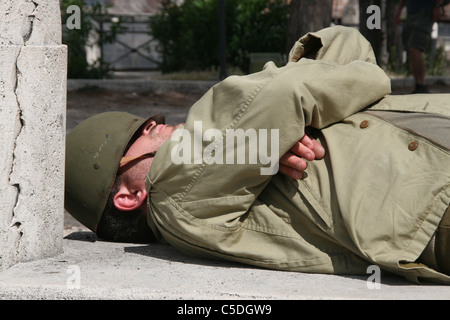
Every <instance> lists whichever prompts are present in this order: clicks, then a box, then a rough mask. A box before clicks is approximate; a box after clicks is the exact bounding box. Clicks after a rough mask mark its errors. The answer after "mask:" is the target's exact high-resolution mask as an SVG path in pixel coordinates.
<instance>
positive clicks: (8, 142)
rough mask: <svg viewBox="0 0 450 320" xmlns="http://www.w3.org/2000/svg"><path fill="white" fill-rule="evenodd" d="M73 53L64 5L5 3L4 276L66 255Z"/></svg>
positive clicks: (0, 100) (0, 187) (0, 173)
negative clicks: (65, 39) (64, 41)
mask: <svg viewBox="0 0 450 320" xmlns="http://www.w3.org/2000/svg"><path fill="white" fill-rule="evenodd" d="M66 49H67V48H66V47H65V46H63V45H61V15H60V9H59V1H58V0H35V1H28V0H1V2H0V137H1V138H0V163H1V166H0V243H1V245H0V271H1V270H4V269H6V268H8V267H9V266H11V265H13V264H15V263H18V262H25V261H30V260H36V259H41V258H45V257H48V256H53V255H55V254H57V253H60V252H61V251H62V235H63V216H64V150H65V122H66V109H65V107H66V83H67V81H66V74H67V70H66V69H67V67H66V65H67V58H66V56H67V50H66Z"/></svg>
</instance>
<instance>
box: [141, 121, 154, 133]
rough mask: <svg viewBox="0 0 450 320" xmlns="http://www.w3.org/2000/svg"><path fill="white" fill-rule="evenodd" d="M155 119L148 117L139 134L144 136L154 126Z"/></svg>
mask: <svg viewBox="0 0 450 320" xmlns="http://www.w3.org/2000/svg"><path fill="white" fill-rule="evenodd" d="M156 125H157V124H156V121H155V120H153V119H149V120H147V121H146V122H144V125H143V126H142V129H141V135H143V136H145V135H148V134H149V133H150V131H151V130H152V128H153V127H155V126H156Z"/></svg>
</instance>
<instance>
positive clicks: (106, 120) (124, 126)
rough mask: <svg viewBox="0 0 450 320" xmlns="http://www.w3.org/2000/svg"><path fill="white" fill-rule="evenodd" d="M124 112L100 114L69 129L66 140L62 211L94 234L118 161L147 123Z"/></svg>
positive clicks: (156, 117) (158, 120) (155, 117)
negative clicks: (134, 136)
mask: <svg viewBox="0 0 450 320" xmlns="http://www.w3.org/2000/svg"><path fill="white" fill-rule="evenodd" d="M150 119H153V120H155V121H156V123H158V124H160V123H162V124H163V123H164V122H165V119H164V116H162V115H160V114H157V115H153V116H151V117H150V118H148V119H145V118H141V117H138V116H135V115H132V114H130V113H127V112H119V111H112V112H104V113H100V114H97V115H94V116H92V117H90V118H88V119H86V120H84V121H83V122H81V123H80V124H78V125H77V126H76V127H75V128H73V129H72V130H71V131H70V132H69V133H68V134H67V137H66V168H65V170H66V171H65V200H64V207H65V209H66V210H67V211H68V212H69V213H70V214H71V215H72V216H73V217H74V218H75V219H77V220H78V221H79V222H81V223H82V224H83V225H85V226H86V227H88V228H89V229H90V230H92V231H93V232H95V233H96V229H97V226H98V223H99V221H100V219H101V217H102V214H103V211H104V209H105V207H106V204H107V201H108V198H109V194H110V192H111V188H112V186H113V184H114V180H115V178H116V174H117V171H118V169H119V163H120V159H121V158H122V156H123V154H124V152H125V150H126V148H127V145H128V144H129V142H130V140H131V139H132V137H133V135H134V134H135V133H136V132H138V130H139V128H140V127H141V126H142V125H143V124H144V123H145V122H146V121H147V120H150Z"/></svg>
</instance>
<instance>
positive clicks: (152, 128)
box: [124, 120, 175, 157]
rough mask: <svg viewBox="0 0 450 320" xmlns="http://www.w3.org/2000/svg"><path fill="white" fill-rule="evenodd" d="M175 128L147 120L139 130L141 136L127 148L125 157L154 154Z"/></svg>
mask: <svg viewBox="0 0 450 320" xmlns="http://www.w3.org/2000/svg"><path fill="white" fill-rule="evenodd" d="M174 130H175V127H174V126H172V125H168V124H157V123H156V122H155V120H149V121H148V122H147V123H146V124H145V125H144V127H143V128H142V129H141V135H140V136H139V138H137V139H136V141H135V142H134V143H133V144H132V145H131V146H130V147H129V149H128V150H127V152H126V153H125V154H124V156H125V157H133V156H140V155H143V154H146V153H150V152H156V151H157V150H158V149H159V147H160V146H161V145H162V144H163V143H164V142H166V141H167V140H168V139H169V138H170V137H171V136H172V133H173V131H174Z"/></svg>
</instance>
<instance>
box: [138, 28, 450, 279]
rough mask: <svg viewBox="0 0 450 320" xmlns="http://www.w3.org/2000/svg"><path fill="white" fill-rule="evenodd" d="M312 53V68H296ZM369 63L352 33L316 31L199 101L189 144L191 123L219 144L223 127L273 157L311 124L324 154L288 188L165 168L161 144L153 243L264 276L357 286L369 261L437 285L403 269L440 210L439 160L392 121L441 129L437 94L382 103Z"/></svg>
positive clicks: (235, 174)
mask: <svg viewBox="0 0 450 320" xmlns="http://www.w3.org/2000/svg"><path fill="white" fill-rule="evenodd" d="M315 46H316V48H315ZM317 46H318V47H317ZM317 49H319V50H318V51H317V53H315V56H316V60H311V59H306V58H303V59H300V60H299V58H300V57H302V56H303V55H305V54H306V53H307V52H308V51H309V52H313V53H314V50H317ZM374 62H375V58H374V56H373V53H372V51H371V49H370V45H369V44H368V42H367V41H365V39H364V38H362V37H361V36H360V35H359V33H357V32H356V31H354V30H353V29H348V28H342V27H335V28H329V29H325V30H323V31H321V32H318V33H315V34H309V35H307V36H305V37H303V38H301V39H300V40H299V42H297V43H296V45H295V46H294V48H293V49H292V52H291V54H290V62H289V63H288V64H287V65H286V66H284V67H281V68H277V67H276V66H275V65H274V64H272V63H268V64H267V65H266V66H265V69H264V70H263V71H262V72H259V73H256V74H251V75H248V76H243V77H237V76H231V77H229V78H227V79H225V80H224V81H222V82H221V83H219V84H217V85H216V86H215V87H213V88H212V89H211V90H209V91H208V92H207V93H206V94H205V95H204V96H203V97H202V98H201V99H200V100H199V101H198V102H197V103H196V104H195V105H194V106H193V107H192V108H191V110H190V112H189V116H188V118H187V121H186V124H185V127H184V129H185V130H187V131H189V132H190V133H192V135H191V136H192V140H194V127H195V123H194V121H202V122H201V123H202V129H203V132H205V131H206V130H207V129H211V128H214V129H219V130H221V132H222V133H223V135H224V137H225V133H226V130H227V129H228V130H229V129H234V130H236V129H242V130H244V131H246V130H249V129H256V130H258V129H277V130H278V132H279V139H278V141H276V142H272V141H271V140H270V139H267V140H268V141H267V147H268V150H272V149H271V148H272V145H273V144H274V143H275V144H276V147H278V148H279V149H278V150H279V155H280V156H281V155H283V154H284V153H285V152H287V151H288V150H289V149H290V147H291V146H292V145H294V143H296V142H297V141H299V140H300V139H301V138H302V136H303V135H304V133H305V128H306V127H312V128H315V129H314V134H315V137H316V138H317V139H318V140H319V142H320V143H321V144H322V145H323V146H324V147H325V149H326V156H325V158H324V159H323V160H319V161H313V162H311V163H309V165H308V168H307V170H306V172H307V177H306V178H304V179H302V180H299V181H297V180H293V179H290V178H289V177H287V176H285V175H283V174H280V173H277V174H275V175H262V174H261V171H260V169H261V167H265V166H267V164H265V163H261V162H258V163H256V164H248V163H247V164H227V163H223V164H220V163H212V164H211V163H206V161H205V159H203V161H202V162H201V163H198V164H197V163H194V161H191V163H181V164H175V163H174V161H172V159H173V155H174V152H176V150H177V147H179V145H180V141H179V140H175V141H167V142H166V143H165V144H164V145H163V146H161V148H160V149H159V150H158V154H157V155H156V157H155V159H154V161H153V164H152V167H151V170H150V172H149V174H148V175H147V179H146V185H147V189H148V194H149V197H148V199H149V200H148V222H149V225H150V227H151V228H152V229H153V231H154V232H155V233H156V235H157V237H158V238H159V239H160V240H161V241H166V242H168V243H169V244H171V245H173V246H174V247H176V248H178V249H180V250H181V251H183V252H185V253H187V254H191V255H196V256H201V257H209V258H221V259H227V260H232V261H238V262H242V263H245V264H250V265H255V266H260V267H266V268H273V269H279V270H289V271H300V272H312V273H333V274H360V275H367V267H368V266H369V265H372V264H376V265H378V266H379V267H381V268H382V269H384V270H387V271H390V272H393V273H396V274H400V275H403V276H405V277H406V278H407V279H409V280H411V281H416V282H418V281H419V278H422V277H423V278H426V279H428V280H432V281H437V282H441V283H450V277H448V276H446V275H443V274H441V273H439V272H437V271H435V270H433V269H431V268H428V267H426V266H424V265H420V264H416V263H414V262H415V261H416V260H417V258H418V257H419V256H420V254H421V252H422V251H423V250H424V248H425V247H426V245H427V243H428V242H429V240H430V238H431V237H432V235H433V233H434V232H435V230H436V228H437V226H438V224H439V222H440V220H441V218H442V215H443V213H444V211H445V210H446V208H447V207H448V205H449V202H450V158H449V156H450V152H449V149H448V147H445V146H443V145H442V144H441V143H438V142H435V141H430V140H429V139H426V138H424V135H422V134H420V133H418V132H416V131H414V130H413V129H411V128H409V127H405V126H403V125H404V124H403V123H402V122H398V121H397V120H395V119H396V118H395V116H400V117H401V116H402V115H404V114H413V115H422V116H424V117H427V116H429V117H430V118H427V119H429V120H430V121H431V122H433V121H434V120H435V119H440V120H444V121H446V122H447V123H448V120H449V118H450V108H449V107H448V101H450V100H449V99H450V96H448V95H417V96H389V95H388V94H389V93H390V80H389V78H388V77H387V76H386V75H385V73H384V72H383V71H382V70H381V69H380V68H378V67H377V66H376V64H374ZM368 106H369V107H368ZM367 107H368V108H367ZM399 112H401V113H399ZM391 115H392V117H391ZM398 123H401V124H402V125H398ZM447 132H448V127H447ZM447 136H448V133H447ZM259 138H261V137H259ZM217 140H220V139H217ZM216 142H217V143H218V145H220V142H221V141H216ZM222 142H223V141H222ZM192 143H194V142H192ZM211 143H212V141H208V140H207V139H205V141H203V145H202V148H203V149H202V150H204V149H205V148H207V147H208V146H209V147H211ZM197 147H198V146H197ZM246 147H247V151H248V150H254V149H252V148H251V147H250V146H248V145H247V146H246ZM247 162H249V161H247Z"/></svg>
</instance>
